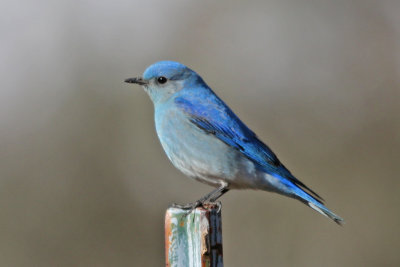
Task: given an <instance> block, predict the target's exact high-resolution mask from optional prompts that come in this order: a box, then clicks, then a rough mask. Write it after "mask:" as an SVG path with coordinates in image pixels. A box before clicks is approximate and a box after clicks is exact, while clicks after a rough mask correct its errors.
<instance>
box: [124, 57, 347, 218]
mask: <svg viewBox="0 0 400 267" xmlns="http://www.w3.org/2000/svg"><path fill="white" fill-rule="evenodd" d="M125 82H127V83H135V84H139V85H141V86H142V87H143V88H144V90H145V91H146V92H147V93H148V95H149V96H150V98H151V100H152V101H153V104H154V110H155V114H154V115H155V125H156V130H157V135H158V138H159V139H160V142H161V145H162V147H163V148H164V151H165V153H166V154H167V156H168V158H169V159H170V161H171V162H172V164H173V165H174V166H175V167H176V168H178V169H179V170H181V171H182V172H183V173H184V174H186V175H187V176H189V177H191V178H194V179H196V180H198V181H200V182H203V183H206V184H208V185H211V186H214V187H216V189H215V190H213V191H212V192H210V193H209V194H207V195H205V196H204V197H202V198H201V199H199V200H198V201H196V202H194V203H191V204H187V205H182V206H179V207H181V208H188V209H193V208H195V207H198V206H201V205H202V204H203V203H204V202H206V201H211V202H214V201H216V200H217V199H218V198H219V197H220V196H222V195H223V194H224V193H226V192H228V191H229V190H230V189H255V190H265V191H272V192H276V193H279V194H282V195H285V196H288V197H291V198H295V199H298V200H300V201H301V202H303V203H305V204H306V205H308V206H309V207H311V208H313V209H314V210H316V211H318V212H319V213H321V214H323V215H325V216H327V217H329V218H331V219H332V220H334V221H335V222H336V223H338V224H341V223H342V222H343V219H342V218H340V217H339V216H337V215H336V214H334V213H333V212H331V211H330V210H329V209H328V208H326V207H325V206H324V205H323V203H322V201H323V199H322V198H321V197H320V196H319V195H318V194H317V193H315V192H314V191H313V190H311V189H310V188H309V187H307V186H306V185H305V184H303V183H302V182H301V181H299V180H298V179H297V178H296V177H294V176H293V175H292V174H291V173H290V171H289V170H288V169H286V167H285V166H284V165H283V164H282V163H281V162H280V161H279V159H278V158H277V157H276V155H275V154H274V152H272V150H271V149H270V148H269V147H268V146H267V145H266V144H264V143H263V142H262V141H261V140H260V139H258V137H257V136H256V135H255V134H254V132H253V131H251V130H250V129H249V128H248V127H247V126H246V125H245V124H244V123H243V122H242V121H241V120H240V119H239V118H238V117H237V116H236V115H235V114H234V113H233V111H232V110H231V109H230V108H229V107H228V106H227V105H226V104H225V103H224V102H223V101H222V100H221V99H220V98H219V97H218V96H217V95H216V94H215V93H214V92H213V91H212V90H211V88H210V87H209V86H208V85H207V84H206V83H205V82H204V80H203V79H202V78H201V77H200V75H198V74H197V73H196V72H194V71H193V70H191V69H190V68H188V67H186V66H185V65H183V64H181V63H178V62H173V61H161V62H157V63H155V64H153V65H151V66H150V67H148V68H147V69H146V70H145V72H144V74H143V76H142V77H137V78H130V79H126V80H125Z"/></svg>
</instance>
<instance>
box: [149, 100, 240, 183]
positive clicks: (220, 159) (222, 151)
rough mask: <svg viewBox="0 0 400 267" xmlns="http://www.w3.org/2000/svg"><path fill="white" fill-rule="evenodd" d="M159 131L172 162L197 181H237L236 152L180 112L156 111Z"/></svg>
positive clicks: (170, 110)
mask: <svg viewBox="0 0 400 267" xmlns="http://www.w3.org/2000/svg"><path fill="white" fill-rule="evenodd" d="M155 119H156V129H157V134H158V137H159V139H160V141H161V144H162V146H163V148H164V150H165V152H166V154H167V156H168V158H169V159H170V160H171V162H172V163H173V164H174V165H175V167H176V168H178V169H180V170H181V171H182V172H183V173H185V174H186V175H189V176H191V177H196V178H211V179H212V178H217V177H218V178H224V179H234V177H235V176H236V174H237V172H238V166H237V151H235V150H234V149H232V148H231V147H229V146H227V145H226V144H225V143H223V142H222V141H220V140H219V139H218V138H216V137H215V136H214V135H212V134H207V133H205V132H204V131H203V130H201V129H199V128H198V127H197V126H195V125H194V124H193V123H191V122H190V121H189V118H188V117H187V115H186V114H184V113H183V112H182V111H181V110H179V109H177V108H176V107H174V108H168V109H166V108H162V109H159V110H156V114H155Z"/></svg>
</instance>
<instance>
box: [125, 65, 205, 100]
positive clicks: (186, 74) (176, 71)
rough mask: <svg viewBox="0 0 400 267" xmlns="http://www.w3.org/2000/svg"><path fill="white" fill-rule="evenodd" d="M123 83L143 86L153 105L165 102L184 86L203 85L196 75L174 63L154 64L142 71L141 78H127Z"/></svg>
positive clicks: (183, 66)
mask: <svg viewBox="0 0 400 267" xmlns="http://www.w3.org/2000/svg"><path fill="white" fill-rule="evenodd" d="M125 82H127V83H136V84H139V85H141V86H143V88H144V90H145V91H146V92H147V93H148V94H149V96H150V98H151V100H152V101H153V102H154V104H157V103H159V102H163V101H166V100H167V99H169V98H170V97H171V96H172V95H173V94H174V93H176V92H178V91H180V90H181V89H182V88H184V87H185V86H189V85H195V84H196V83H203V81H202V79H201V78H200V76H199V75H198V74H197V73H195V72H194V71H193V70H191V69H189V68H188V67H186V66H185V65H183V64H181V63H178V62H174V61H160V62H157V63H154V64H153V65H151V66H149V67H148V68H147V69H146V70H145V71H144V73H143V76H142V77H137V78H129V79H126V80H125Z"/></svg>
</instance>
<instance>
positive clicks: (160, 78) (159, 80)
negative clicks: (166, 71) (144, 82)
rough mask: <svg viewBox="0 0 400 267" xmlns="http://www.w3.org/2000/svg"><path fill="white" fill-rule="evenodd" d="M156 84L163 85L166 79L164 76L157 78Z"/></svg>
mask: <svg viewBox="0 0 400 267" xmlns="http://www.w3.org/2000/svg"><path fill="white" fill-rule="evenodd" d="M157 82H158V83H160V84H164V83H166V82H167V78H165V77H164V76H160V77H158V78H157Z"/></svg>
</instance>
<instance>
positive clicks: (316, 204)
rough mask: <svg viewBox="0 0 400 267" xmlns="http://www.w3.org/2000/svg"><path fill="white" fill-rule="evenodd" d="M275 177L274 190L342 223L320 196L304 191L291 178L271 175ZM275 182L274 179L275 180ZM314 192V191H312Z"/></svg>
mask: <svg viewBox="0 0 400 267" xmlns="http://www.w3.org/2000/svg"><path fill="white" fill-rule="evenodd" d="M273 176H275V178H278V181H279V182H278V183H276V184H277V186H276V188H277V189H279V190H276V192H278V193H281V194H284V195H287V196H290V197H293V198H296V199H298V200H300V201H301V202H303V203H304V204H306V205H307V206H309V207H310V208H312V209H313V210H316V211H317V212H319V213H321V214H322V215H324V216H326V217H328V218H330V219H332V220H333V221H334V222H335V223H337V224H339V225H343V224H344V220H343V219H342V218H341V217H339V216H338V215H336V214H335V213H333V212H332V211H330V210H329V209H328V208H327V207H325V206H324V204H323V203H322V198H321V197H319V196H318V195H317V196H318V198H320V199H321V200H320V199H318V198H316V197H315V196H313V195H311V194H310V193H309V192H306V191H305V190H304V189H303V188H301V187H300V186H299V185H298V184H295V183H293V182H292V181H291V180H289V179H287V178H284V177H282V176H280V175H277V174H275V175H273ZM275 182H276V181H275ZM307 189H308V191H311V192H313V191H312V190H311V189H309V188H307ZM314 194H315V193H314Z"/></svg>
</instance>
